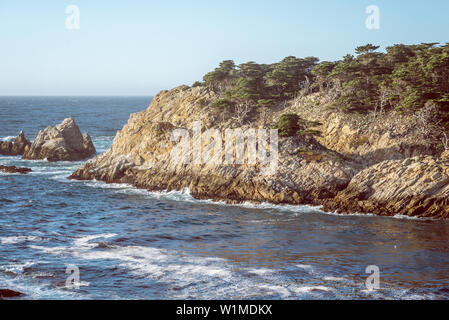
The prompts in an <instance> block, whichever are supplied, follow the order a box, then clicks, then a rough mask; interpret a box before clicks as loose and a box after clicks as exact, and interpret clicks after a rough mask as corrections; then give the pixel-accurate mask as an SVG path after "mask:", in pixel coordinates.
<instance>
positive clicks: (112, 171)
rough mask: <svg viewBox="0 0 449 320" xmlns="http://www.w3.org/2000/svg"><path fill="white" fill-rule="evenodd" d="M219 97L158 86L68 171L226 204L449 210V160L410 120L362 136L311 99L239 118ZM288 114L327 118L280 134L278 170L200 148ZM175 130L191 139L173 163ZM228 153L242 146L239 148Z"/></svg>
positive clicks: (444, 213) (420, 212) (414, 212)
mask: <svg viewBox="0 0 449 320" xmlns="http://www.w3.org/2000/svg"><path fill="white" fill-rule="evenodd" d="M217 98H218V97H217V95H216V94H215V93H214V92H213V91H210V90H208V89H207V88H204V87H195V88H189V87H187V86H181V87H177V88H175V89H173V90H171V91H162V92H161V93H159V94H158V95H157V96H156V97H155V98H154V99H153V101H152V102H151V104H150V106H149V107H148V108H147V109H146V110H145V111H142V112H139V113H136V114H133V115H131V117H130V119H129V121H128V123H127V124H126V125H125V126H124V127H123V129H122V130H121V131H119V132H118V133H117V136H116V137H115V139H114V142H113V144H112V146H111V147H110V148H109V149H108V150H107V151H106V152H105V153H104V154H101V155H99V156H97V157H96V158H94V159H91V160H90V161H88V162H87V163H86V164H85V165H83V166H82V167H80V168H78V169H77V170H76V171H75V172H74V173H73V174H72V175H71V177H70V178H72V179H80V180H84V179H97V180H101V181H105V182H108V183H129V184H132V185H134V186H136V187H138V188H144V189H147V190H150V191H161V190H167V191H170V190H183V189H185V188H188V189H189V190H190V192H191V194H192V196H194V197H196V198H200V199H214V200H223V201H227V202H241V201H247V200H249V201H255V202H263V201H269V202H273V203H290V204H310V205H320V206H323V207H324V208H325V209H326V210H329V211H338V212H341V213H343V212H345V213H352V212H359V213H376V214H380V215H390V216H391V215H396V214H405V215H409V216H431V217H440V218H448V217H449V216H448V210H449V209H448V205H449V204H448V200H447V199H449V193H448V192H449V191H448V190H449V187H448V185H449V178H448V165H449V163H448V162H447V161H445V160H444V158H443V157H441V158H440V159H438V158H437V157H436V155H435V153H436V151H435V150H434V149H433V148H429V147H427V146H426V143H425V141H424V142H423V141H421V140H419V139H417V138H416V135H415V134H414V132H413V130H412V129H413V128H410V127H409V126H408V125H407V124H402V123H399V124H398V123H397V124H396V125H392V124H386V125H385V127H383V126H382V124H383V123H382V122H381V121H377V122H376V123H377V128H374V127H372V128H371V127H370V128H369V129H370V130H374V131H373V132H376V133H375V134H373V135H372V136H371V135H369V136H368V137H367V139H368V140H366V139H362V138H363V136H364V135H366V133H364V132H362V131H361V130H354V129H353V127H352V126H351V124H348V123H346V122H345V121H346V120H345V118H344V117H343V118H342V117H340V116H338V115H337V116H336V115H333V114H332V113H328V114H327V115H325V116H322V117H321V118H320V117H318V116H316V117H314V115H313V114H314V113H313V112H308V114H307V111H304V110H303V109H307V108H306V107H298V105H297V104H295V103H291V104H284V105H279V106H275V107H273V108H271V109H270V110H266V112H261V111H259V110H257V111H254V110H253V112H249V113H248V114H246V115H245V117H244V118H240V119H238V117H236V116H235V112H237V110H220V109H219V108H213V107H211V106H210V105H211V104H212V103H213V102H214V101H216V99H217ZM233 112H234V113H233ZM289 112H295V113H297V114H301V116H302V117H303V118H304V119H307V120H310V121H312V120H319V121H320V122H323V124H322V125H321V128H320V129H321V131H322V135H321V136H320V137H314V136H313V135H307V134H306V135H296V136H293V137H279V144H278V150H279V152H278V158H279V161H278V165H277V168H276V170H275V172H274V173H273V174H263V172H264V170H265V168H264V167H263V165H262V164H260V163H255V164H249V163H248V162H245V164H235V163H232V164H229V163H226V162H225V161H222V158H224V154H223V155H221V154H220V153H218V154H219V155H220V156H223V157H222V158H221V160H220V161H218V162H217V158H215V159H212V158H213V157H209V158H208V157H206V160H204V154H203V155H202V154H201V153H199V152H195V150H194V148H195V146H196V147H198V146H200V147H201V150H202V151H204V150H208V151H207V152H210V149H208V147H209V148H210V146H211V145H213V146H214V147H215V146H217V144H216V143H217V142H220V143H221V145H222V146H223V148H224V146H225V144H226V141H225V140H226V139H225V134H224V133H225V132H226V129H230V128H241V129H242V130H243V131H245V130H248V129H250V128H256V129H257V128H258V129H261V128H263V129H265V130H268V129H270V128H273V126H274V124H275V121H277V119H279V117H280V115H281V114H283V113H289ZM194 121H200V122H201V125H202V130H200V131H198V128H196V129H195V128H194V126H193V122H194ZM327 121H328V122H327ZM242 123H243V125H242ZM345 123H346V124H345ZM404 123H407V121H404ZM186 128H187V129H188V130H187V131H185V130H184V131H182V130H181V129H186ZM177 130H181V132H183V133H184V138H185V137H188V138H187V140H185V141H184V145H185V146H187V149H183V151H182V152H177V154H178V155H179V157H180V158H178V159H175V160H176V161H173V159H174V157H173V152H174V150H176V148H178V147H179V145H180V143H179V142H178V141H179V136H178V137H177V139H173V136H172V134H173V132H175V131H177ZM211 130H216V131H211ZM376 130H377V131H376ZM195 132H196V134H198V132H202V138H201V139H199V140H196V138H195ZM211 132H218V133H217V134H218V135H216V136H215V137H214V138H213V139H212V140H213V141H214V143H215V144H214V143H212V144H211V139H210V137H209V138H207V139H206V138H204V137H205V134H206V133H211ZM212 135H213V134H212ZM181 136H182V135H181ZM186 141H187V142H186ZM248 141H249V140H248ZM355 142H356V143H355ZM220 143H218V145H220ZM214 147H212V149H213V150H215V151H213V152H212V153H213V155H214V156H215V155H217V151H216V150H217V149H214ZM218 149H219V148H218ZM178 151H179V150H178ZM232 152H237V150H236V149H235V148H234V147H233V149H232ZM270 154H271V153H270ZM245 155H246V156H248V152H246V153H245ZM186 157H187V158H186ZM175 158H176V157H175ZM182 159H184V160H182ZM186 159H188V160H189V161H185V160H186ZM247 159H248V158H247Z"/></svg>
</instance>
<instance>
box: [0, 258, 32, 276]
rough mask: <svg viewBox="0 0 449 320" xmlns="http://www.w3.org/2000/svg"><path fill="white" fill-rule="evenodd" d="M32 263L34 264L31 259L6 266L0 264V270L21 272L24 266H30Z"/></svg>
mask: <svg viewBox="0 0 449 320" xmlns="http://www.w3.org/2000/svg"><path fill="white" fill-rule="evenodd" d="M32 265H34V262H32V261H26V262H22V263H13V264H9V265H6V266H0V270H2V271H5V272H10V273H14V274H21V273H23V271H24V269H25V268H28V267H31V266H32Z"/></svg>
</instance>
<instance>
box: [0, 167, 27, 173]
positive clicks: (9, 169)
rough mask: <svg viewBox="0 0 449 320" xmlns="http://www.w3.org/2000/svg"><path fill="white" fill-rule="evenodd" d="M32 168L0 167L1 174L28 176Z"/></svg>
mask: <svg viewBox="0 0 449 320" xmlns="http://www.w3.org/2000/svg"><path fill="white" fill-rule="evenodd" d="M31 171H32V170H31V169H30V168H22V167H16V166H0V172H6V173H21V174H27V173H29V172H31Z"/></svg>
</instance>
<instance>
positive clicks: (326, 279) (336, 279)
mask: <svg viewBox="0 0 449 320" xmlns="http://www.w3.org/2000/svg"><path fill="white" fill-rule="evenodd" d="M323 280H324V281H339V282H342V281H346V279H345V278H341V277H329V276H326V277H324V278H323Z"/></svg>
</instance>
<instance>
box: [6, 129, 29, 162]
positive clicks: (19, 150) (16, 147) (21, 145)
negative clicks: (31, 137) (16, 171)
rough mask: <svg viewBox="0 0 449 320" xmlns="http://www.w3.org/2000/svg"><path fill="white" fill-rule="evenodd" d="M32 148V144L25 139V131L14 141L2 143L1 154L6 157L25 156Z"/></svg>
mask: <svg viewBox="0 0 449 320" xmlns="http://www.w3.org/2000/svg"><path fill="white" fill-rule="evenodd" d="M30 146H31V142H30V141H28V139H27V138H25V134H24V133H23V131H20V133H19V135H18V136H17V137H16V138H15V139H14V141H0V154H2V155H5V156H19V155H23V154H24V152H25V151H26V150H27V149H28V148H29V147H30Z"/></svg>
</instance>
